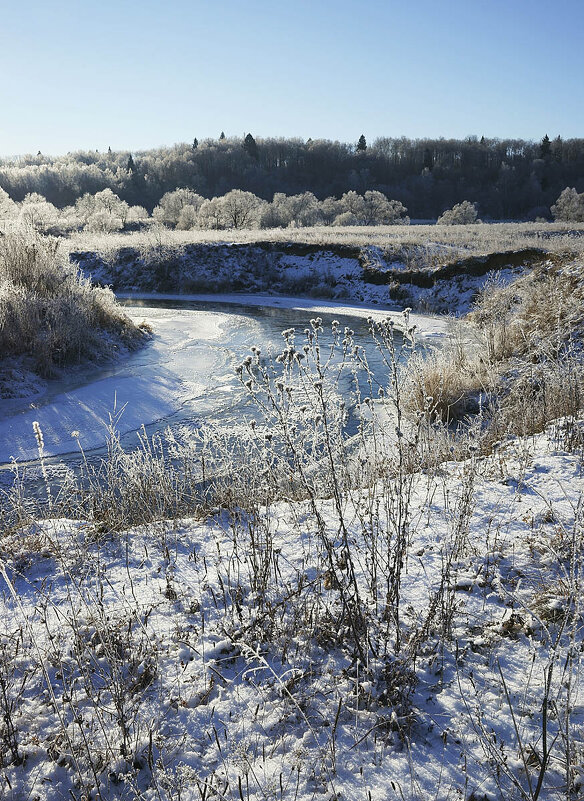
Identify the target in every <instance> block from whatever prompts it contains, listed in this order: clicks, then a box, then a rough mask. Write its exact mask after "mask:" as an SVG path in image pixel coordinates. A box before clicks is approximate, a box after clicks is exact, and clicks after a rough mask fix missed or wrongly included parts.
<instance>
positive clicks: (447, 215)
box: [436, 200, 477, 225]
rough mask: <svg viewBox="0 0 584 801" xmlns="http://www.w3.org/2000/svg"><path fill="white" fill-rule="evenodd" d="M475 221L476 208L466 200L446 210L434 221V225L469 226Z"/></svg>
mask: <svg viewBox="0 0 584 801" xmlns="http://www.w3.org/2000/svg"><path fill="white" fill-rule="evenodd" d="M476 221H477V207H476V205H475V204H474V203H470V202H469V201H468V200H463V201H462V203H457V204H456V205H455V206H453V207H452V208H451V209H447V210H446V211H445V212H444V214H443V215H442V216H441V217H438V219H437V220H436V225H470V224H471V223H474V222H476Z"/></svg>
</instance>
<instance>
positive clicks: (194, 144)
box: [193, 136, 199, 150]
mask: <svg viewBox="0 0 584 801" xmlns="http://www.w3.org/2000/svg"><path fill="white" fill-rule="evenodd" d="M198 147H199V140H198V139H197V137H196V136H195V138H194V139H193V150H196V149H197V148H198Z"/></svg>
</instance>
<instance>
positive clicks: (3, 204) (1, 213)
mask: <svg viewBox="0 0 584 801" xmlns="http://www.w3.org/2000/svg"><path fill="white" fill-rule="evenodd" d="M17 216H18V205H17V204H16V203H15V202H14V201H13V200H12V198H11V197H10V195H9V194H8V192H5V191H4V190H3V189H2V188H0V220H12V219H14V218H15V217H17Z"/></svg>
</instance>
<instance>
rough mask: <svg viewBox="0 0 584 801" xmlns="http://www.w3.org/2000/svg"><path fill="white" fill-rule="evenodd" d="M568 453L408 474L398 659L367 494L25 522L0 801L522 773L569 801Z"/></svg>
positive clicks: (382, 792) (279, 792)
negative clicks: (111, 528) (130, 517)
mask: <svg viewBox="0 0 584 801" xmlns="http://www.w3.org/2000/svg"><path fill="white" fill-rule="evenodd" d="M564 434H565V431H564ZM580 441H581V440H580ZM564 444H565V442H564V440H563V437H562V429H561V426H557V427H553V428H552V429H551V431H550V432H549V434H542V435H539V436H537V437H534V438H531V439H529V440H521V441H515V442H509V443H507V444H505V445H502V446H501V448H500V449H498V450H497V451H496V453H495V454H494V455H493V456H490V457H487V458H485V459H482V458H478V457H476V456H472V455H471V456H470V457H469V458H468V459H467V460H466V461H464V462H461V463H451V464H445V465H444V466H443V469H441V470H440V471H436V472H433V473H427V472H426V473H419V474H417V475H415V476H413V477H412V478H411V482H410V480H409V479H408V481H407V486H408V488H407V500H406V496H405V495H403V494H402V496H401V497H402V500H403V503H404V504H406V503H407V509H406V508H405V506H403V505H402V507H401V510H400V513H401V514H402V515H405V516H407V527H406V528H407V533H406V540H407V547H406V552H405V554H404V556H405V559H404V564H403V571H402V575H401V586H400V588H399V596H398V597H399V618H400V619H399V628H400V639H401V643H400V644H399V646H398V645H397V643H396V636H395V629H394V625H395V620H396V613H397V611H396V610H397V603H398V598H397V597H396V596H395V595H393V596H392V597H393V601H392V603H393V607H392V608H387V607H386V599H387V597H388V590H389V591H390V593H391V591H392V587H391V570H390V565H389V563H390V561H391V555H392V548H393V547H394V545H392V543H394V538H395V537H397V536H399V527H398V526H397V524H396V519H395V515H396V514H397V507H396V506H395V502H396V497H397V496H396V494H395V493H396V486H395V483H394V482H392V481H389V480H387V479H386V480H384V481H382V482H381V483H380V484H379V485H378V486H377V488H376V490H373V489H370V490H364V491H355V492H354V493H352V495H351V496H350V497H346V498H345V499H344V500H343V502H342V508H338V507H337V506H336V504H335V501H334V500H333V499H331V500H321V501H318V502H317V504H316V505H313V504H312V503H311V502H308V501H307V502H304V503H302V502H300V503H293V504H289V503H285V502H278V503H275V504H273V505H270V506H269V507H267V508H266V507H262V506H261V505H260V506H258V507H257V509H256V513H255V514H250V515H246V514H244V513H241V512H237V510H234V511H233V512H232V513H228V512H227V511H223V512H219V511H218V512H216V513H215V514H210V515H209V516H208V517H206V518H205V519H200V520H184V521H177V522H176V523H174V524H171V523H160V524H159V525H153V526H149V527H143V528H138V529H134V530H131V531H126V532H121V533H118V534H116V535H115V536H99V535H98V534H97V532H96V531H95V530H94V529H92V527H91V526H89V525H87V524H85V523H83V522H82V521H69V520H52V521H47V522H45V523H39V524H38V525H35V526H33V527H31V528H30V529H29V530H28V534H27V535H26V536H25V537H23V538H18V539H16V538H15V539H13V540H12V543H11V552H10V554H8V553H7V552H6V551H5V552H4V554H3V561H2V562H1V563H0V570H1V573H2V579H3V582H2V583H3V590H2V592H3V616H2V632H1V640H0V648H1V650H0V657H1V658H0V703H1V704H2V709H3V716H4V717H3V724H2V726H3V727H2V729H1V730H0V731H1V732H2V740H1V742H2V753H3V755H4V756H3V760H4V762H3V766H2V769H1V771H0V777H1V778H2V787H1V789H0V797H2V798H6V799H24V798H36V799H39V800H40V801H44V799H47V800H48V799H58V798H66V797H71V798H79V799H80V798H85V797H87V798H89V797H92V798H93V797H96V798H104V799H105V798H138V797H140V798H145V799H161V798H162V799H169V800H170V799H201V798H213V797H215V798H221V799H227V798H228V799H240V798H244V799H247V798H250V799H265V798H276V799H307V800H308V799H314V798H315V797H323V798H327V799H330V798H346V799H353V798H363V799H379V801H384V799H388V798H396V799H402V798H403V799H426V798H432V799H467V800H468V799H506V800H507V799H515V798H517V799H519V798H535V797H536V796H535V790H536V788H538V787H539V777H540V776H542V783H541V788H540V791H539V797H540V798H545V799H552V798H558V799H568V798H577V797H581V796H580V793H581V791H582V788H583V787H584V737H583V731H584V688H583V687H582V686H581V668H582V664H581V663H582V659H583V650H582V617H581V613H582V608H581V581H582V548H583V537H584V528H583V524H584V521H583V515H582V490H583V488H584V474H583V471H582V467H583V463H582V451H581V450H580V452H579V453H577V452H571V451H569V450H566V449H565V447H564ZM405 489H406V486H405V485H404V486H402V487H399V488H397V491H398V492H401V493H403V491H404V490H405ZM341 525H346V527H347V540H348V542H350V546H351V549H352V560H351V568H352V569H354V570H355V574H356V575H355V580H356V584H357V586H358V591H359V594H360V604H361V607H360V618H359V620H360V623H359V625H360V626H363V628H360V629H359V630H358V632H357V634H358V636H359V637H360V638H361V645H360V649H357V648H356V643H355V639H354V636H355V631H354V630H353V629H352V628H351V627H352V622H351V619H350V615H349V614H348V611H347V603H349V601H347V597H348V596H347V588H348V583H349V576H348V575H347V573H348V567H347V564H346V563H345V564H343V558H344V556H343V552H342V548H341V540H342V536H341V533H340V526H341ZM325 541H326V542H327V543H328V544H329V545H330V547H331V548H332V549H333V554H332V559H333V561H332V562H331V564H332V565H334V566H335V570H336V573H337V576H338V581H339V584H337V577H333V578H331V568H330V567H329V568H327V564H328V557H327V555H326V553H324V551H325V545H324V543H325ZM384 549H387V550H386V553H385V555H384ZM374 562H375V563H376V565H377V568H376V569H377V571H378V572H375V573H373V572H372V565H373V564H374ZM353 622H354V621H353Z"/></svg>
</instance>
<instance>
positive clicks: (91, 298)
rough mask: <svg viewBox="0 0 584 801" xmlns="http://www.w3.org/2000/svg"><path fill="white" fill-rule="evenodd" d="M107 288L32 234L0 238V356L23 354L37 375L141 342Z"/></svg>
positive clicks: (51, 242)
mask: <svg viewBox="0 0 584 801" xmlns="http://www.w3.org/2000/svg"><path fill="white" fill-rule="evenodd" d="M144 336H145V334H144V332H143V331H142V330H141V329H139V328H137V327H136V326H135V325H134V324H133V323H132V321H131V320H130V319H129V318H128V317H127V316H126V315H125V314H124V313H123V311H122V310H121V309H120V307H119V306H118V305H117V304H116V301H115V298H114V295H113V293H112V292H111V290H109V289H101V288H98V287H94V286H92V285H91V282H90V281H89V279H87V278H85V277H84V276H83V275H82V274H81V273H80V272H79V271H78V269H77V268H76V267H74V266H72V265H70V264H68V263H67V262H65V261H64V260H62V259H61V257H60V254H59V247H58V241H57V240H56V239H52V238H46V237H43V236H41V235H40V234H38V233H36V232H34V231H32V230H26V231H24V230H21V231H17V232H14V233H11V234H7V235H5V236H3V237H1V238H0V353H2V356H3V357H7V356H29V357H31V358H32V359H33V360H34V368H35V370H36V372H38V373H39V374H41V375H45V376H46V375H50V374H51V373H53V372H54V371H55V369H56V368H59V367H63V366H65V365H68V364H74V363H80V362H82V361H85V360H88V359H89V360H91V359H101V358H104V357H106V356H112V355H114V354H115V353H117V352H118V351H119V350H120V348H123V347H135V346H137V344H138V343H139V342H141V341H142V340H143V338H144Z"/></svg>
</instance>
